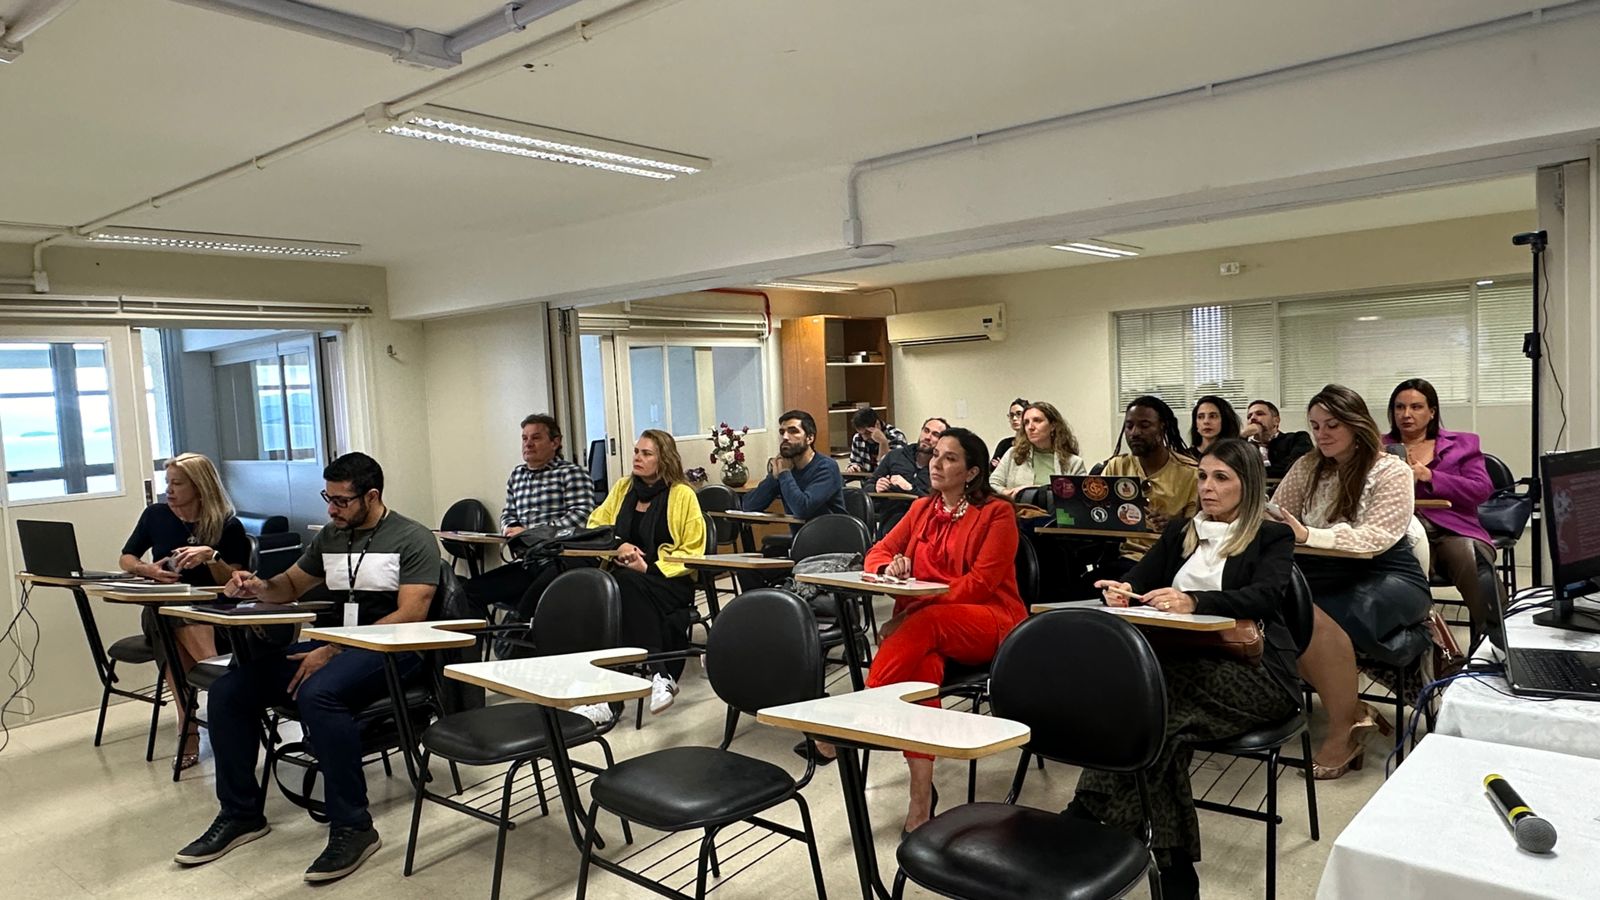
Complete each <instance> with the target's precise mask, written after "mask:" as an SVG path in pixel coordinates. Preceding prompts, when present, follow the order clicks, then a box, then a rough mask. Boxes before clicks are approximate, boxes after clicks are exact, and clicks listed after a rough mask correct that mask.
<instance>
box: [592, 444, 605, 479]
mask: <svg viewBox="0 0 1600 900" xmlns="http://www.w3.org/2000/svg"><path fill="white" fill-rule="evenodd" d="M589 480H590V481H593V482H594V489H595V490H596V491H604V490H605V489H606V442H605V439H604V438H601V439H599V440H594V441H590V442H589Z"/></svg>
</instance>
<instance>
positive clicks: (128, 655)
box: [106, 634, 156, 665]
mask: <svg viewBox="0 0 1600 900" xmlns="http://www.w3.org/2000/svg"><path fill="white" fill-rule="evenodd" d="M106 655H107V656H109V657H111V658H112V659H114V660H116V661H117V662H122V663H128V664H129V665H133V664H136V663H147V662H155V661H156V648H154V647H152V646H150V642H149V641H148V640H145V636H144V635H142V634H134V635H129V636H128V637H125V638H123V639H122V640H120V641H117V642H116V643H114V644H112V645H111V646H110V647H107V648H106Z"/></svg>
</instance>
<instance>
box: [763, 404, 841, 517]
mask: <svg viewBox="0 0 1600 900" xmlns="http://www.w3.org/2000/svg"><path fill="white" fill-rule="evenodd" d="M816 443H817V420H816V419H813V418H812V417H811V414H810V413H808V412H806V411H804V410H799V409H791V410H789V411H788V412H786V413H784V414H783V415H781V416H779V417H778V455H777V456H775V457H773V458H772V459H769V460H767V477H766V478H764V479H762V481H761V483H760V484H758V485H756V486H755V487H754V488H752V489H751V490H750V492H749V493H747V494H745V495H744V502H743V504H742V506H743V508H744V509H745V510H746V511H748V512H760V511H762V510H765V509H766V508H767V507H768V506H770V505H772V501H774V500H777V499H780V498H781V499H782V500H783V511H784V512H785V513H787V514H788V515H791V516H794V517H795V518H797V519H811V518H815V517H817V516H820V515H823V514H824V513H842V512H844V476H843V475H841V474H839V464H838V463H836V462H834V461H833V460H832V459H831V458H829V457H827V456H823V455H822V454H820V453H818V452H817V449H816ZM795 530H798V529H795Z"/></svg>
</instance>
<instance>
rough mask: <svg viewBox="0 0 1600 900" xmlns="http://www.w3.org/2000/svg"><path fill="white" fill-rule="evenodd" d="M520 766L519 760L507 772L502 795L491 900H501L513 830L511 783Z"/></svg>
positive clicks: (490, 889) (490, 891) (490, 892)
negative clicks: (503, 872)
mask: <svg viewBox="0 0 1600 900" xmlns="http://www.w3.org/2000/svg"><path fill="white" fill-rule="evenodd" d="M535 762H536V763H537V761H535ZM520 765H522V761H521V760H517V761H516V762H513V763H512V764H511V768H509V769H507V770H506V786H505V788H504V789H503V790H502V792H501V795H500V821H499V823H498V825H499V829H498V833H497V834H496V835H495V839H494V883H493V884H492V885H491V886H490V888H489V900H499V898H500V875H501V870H502V869H503V868H504V867H505V862H506V832H507V831H510V830H511V783H512V782H513V781H516V780H517V766H520Z"/></svg>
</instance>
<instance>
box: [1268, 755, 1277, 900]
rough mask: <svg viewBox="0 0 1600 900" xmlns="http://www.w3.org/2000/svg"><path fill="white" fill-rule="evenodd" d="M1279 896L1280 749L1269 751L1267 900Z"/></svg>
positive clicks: (1272, 899)
mask: <svg viewBox="0 0 1600 900" xmlns="http://www.w3.org/2000/svg"><path fill="white" fill-rule="evenodd" d="M1277 896H1278V748H1277V747H1273V748H1272V749H1271V750H1268V751H1267V900H1275V898H1276V897H1277Z"/></svg>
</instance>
